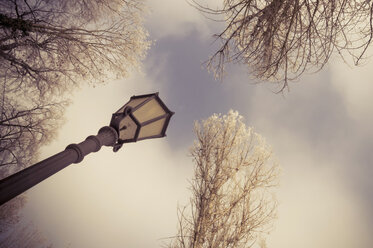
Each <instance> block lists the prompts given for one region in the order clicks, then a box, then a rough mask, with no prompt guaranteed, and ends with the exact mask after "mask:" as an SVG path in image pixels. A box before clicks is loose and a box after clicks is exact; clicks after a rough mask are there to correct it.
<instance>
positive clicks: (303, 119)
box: [25, 0, 373, 248]
mask: <svg viewBox="0 0 373 248" xmlns="http://www.w3.org/2000/svg"><path fill="white" fill-rule="evenodd" d="M210 2H213V1H210ZM149 5H150V7H151V9H152V12H151V14H149V17H148V21H147V28H148V30H149V33H150V38H151V39H153V40H156V42H155V44H154V45H153V46H152V48H151V50H150V51H149V54H148V56H147V58H146V60H145V61H144V68H143V72H142V73H139V72H136V73H133V74H132V76H130V77H129V78H127V79H123V80H119V81H117V82H110V83H108V84H107V85H105V86H99V87H96V88H88V87H86V88H82V89H81V90H80V91H79V92H77V93H76V94H75V96H74V99H73V104H72V105H71V106H70V107H69V108H68V111H67V112H66V119H67V122H66V124H65V125H64V126H63V127H62V128H61V130H60V131H59V137H58V139H57V140H56V141H54V142H53V143H52V144H51V145H50V146H48V147H45V148H44V149H43V150H42V158H46V157H48V156H50V155H53V154H55V153H57V152H59V151H61V150H63V149H64V148H65V147H66V146H67V145H68V144H70V143H78V142H81V141H83V140H84V139H85V138H86V137H87V136H89V135H91V134H95V133H97V131H98V129H99V128H100V127H102V126H104V125H107V124H109V121H110V117H111V113H113V112H115V111H116V110H117V109H118V108H119V107H120V106H121V105H123V104H124V103H126V102H127V101H128V99H129V97H130V96H132V95H136V94H146V93H152V92H156V91H159V92H160V97H161V98H162V99H163V101H164V102H165V103H166V105H167V106H168V107H169V108H170V109H171V110H173V111H175V113H176V114H175V115H174V116H173V118H172V120H171V122H170V125H169V129H168V131H167V134H168V136H167V137H166V138H164V139H157V140H148V141H143V142H139V143H136V144H128V145H125V146H124V147H123V148H122V149H121V150H120V151H119V152H117V153H113V152H112V150H111V149H110V148H107V147H106V148H102V149H101V150H100V151H99V152H98V153H96V154H90V155H88V156H87V157H86V158H85V159H84V161H83V162H81V163H80V164H77V165H71V166H70V167H68V168H66V169H64V170H63V171H61V172H59V173H58V174H56V175H54V176H53V177H51V178H49V179H47V180H46V181H44V182H43V183H40V184H39V185H37V186H35V187H34V188H33V189H31V190H29V193H28V196H29V202H28V204H27V206H26V209H25V215H26V217H27V219H29V220H32V221H33V222H34V223H35V224H36V225H37V226H39V229H40V230H41V231H42V232H43V233H44V234H45V236H46V237H47V238H48V239H49V240H50V241H51V242H53V243H54V245H55V247H57V248H60V247H74V248H75V247H76V248H85V247H87V248H88V247H89V248H101V247H112V248H117V247H118V248H119V247H136V248H153V247H160V246H161V244H162V242H164V241H165V240H162V238H165V237H169V236H172V235H175V234H176V226H177V211H176V210H177V206H178V205H183V204H185V203H187V202H188V197H189V192H188V186H189V183H188V180H189V179H191V176H192V169H193V163H192V160H191V158H190V157H189V156H188V148H189V147H190V146H191V144H192V142H193V139H194V136H193V133H192V129H193V122H194V120H199V119H204V118H207V117H208V116H210V115H211V114H213V113H227V111H228V110H229V109H234V110H238V111H239V112H240V114H241V115H243V116H244V117H245V122H246V123H247V124H248V125H250V126H253V127H254V128H255V130H256V131H257V132H258V133H260V134H261V135H263V136H264V137H265V138H266V140H267V142H268V143H269V144H270V145H271V146H272V148H273V152H274V154H275V156H276V158H277V160H278V161H279V163H280V165H281V166H282V176H281V184H280V187H279V189H278V200H279V209H278V210H279V212H278V219H277V220H276V222H275V225H274V229H273V231H272V233H271V234H270V235H269V239H268V247H270V248H289V247H301V248H311V247H312V248H314V247H317V248H330V247H339V248H356V247H362V248H363V247H371V244H372V243H373V238H372V235H371V233H372V230H373V213H372V211H371V209H373V181H372V180H371V176H372V175H373V169H372V166H373V163H372V162H373V157H372V152H371V150H372V148H373V109H372V107H373V98H372V96H373V84H372V79H371V78H372V75H373V74H372V72H371V68H372V65H373V61H372V60H371V61H370V62H369V63H367V64H366V65H365V66H364V67H361V68H352V69H351V68H349V67H348V66H347V65H344V64H342V63H341V62H340V61H339V60H338V59H335V60H333V61H332V62H331V63H329V66H327V67H326V68H325V69H324V70H323V71H321V72H320V73H318V74H313V75H304V76H303V77H302V78H301V79H300V80H298V81H297V82H296V83H292V84H290V92H285V93H284V94H274V93H273V92H272V90H273V88H271V87H270V85H268V84H258V85H253V84H252V83H253V82H251V81H250V80H249V79H248V78H249V77H248V75H247V72H246V71H245V68H244V66H238V65H234V66H232V67H231V68H230V70H229V72H228V75H227V77H226V78H225V79H224V81H223V82H216V81H214V80H213V77H212V75H211V74H208V73H207V71H206V70H204V69H203V68H202V67H201V62H203V61H205V60H206V59H207V58H208V56H209V55H210V54H211V52H212V51H213V46H214V45H212V42H213V39H212V38H211V35H212V32H213V31H214V30H216V24H215V23H212V22H211V21H209V20H207V19H205V18H203V17H202V16H201V15H200V14H199V13H198V12H197V11H196V10H194V9H193V8H191V7H190V6H188V5H187V4H186V2H185V1H184V0H177V1H176V0H158V1H149ZM68 245H70V246H68Z"/></svg>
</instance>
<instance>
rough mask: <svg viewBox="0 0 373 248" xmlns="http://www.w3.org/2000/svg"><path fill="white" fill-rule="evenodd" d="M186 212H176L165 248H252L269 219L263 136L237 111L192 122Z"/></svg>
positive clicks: (272, 168) (269, 172)
mask: <svg viewBox="0 0 373 248" xmlns="http://www.w3.org/2000/svg"><path fill="white" fill-rule="evenodd" d="M195 133H196V135H197V140H196V142H195V144H194V146H193V148H192V149H191V154H192V156H193V158H194V161H195V169H194V178H193V181H192V185H191V186H192V187H191V191H192V194H193V195H192V197H191V204H190V209H189V208H187V207H185V208H183V209H181V210H180V211H179V230H178V235H177V236H176V237H175V238H174V239H173V241H172V242H171V244H170V245H169V247H172V248H197V247H198V248H200V247H212V248H217V247H224V248H229V247H234V248H244V247H252V246H253V245H254V244H255V243H256V241H259V242H258V244H259V245H260V244H262V245H263V244H265V242H264V241H262V240H261V236H262V234H263V233H264V232H268V231H269V229H270V226H271V221H272V220H273V218H274V217H275V210H276V205H277V204H276V201H275V199H274V197H273V194H272V192H271V190H270V189H271V187H273V186H275V185H276V178H277V175H278V166H277V165H276V163H274V162H273V161H272V159H271V151H270V149H269V147H268V146H267V145H266V144H265V142H264V140H263V138H262V137H261V136H260V135H258V134H256V133H254V132H253V130H252V129H251V128H247V127H246V126H245V124H244V123H243V122H242V117H241V116H239V115H238V113H237V112H234V111H230V112H229V113H228V115H224V116H221V115H213V116H211V117H210V118H208V119H207V120H204V121H202V122H201V123H196V126H195Z"/></svg>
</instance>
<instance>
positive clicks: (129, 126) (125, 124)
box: [119, 115, 137, 140]
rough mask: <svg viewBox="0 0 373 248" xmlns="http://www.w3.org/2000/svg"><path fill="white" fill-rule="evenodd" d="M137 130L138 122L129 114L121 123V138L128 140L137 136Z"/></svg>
mask: <svg viewBox="0 0 373 248" xmlns="http://www.w3.org/2000/svg"><path fill="white" fill-rule="evenodd" d="M136 130H137V125H136V123H135V122H134V121H133V120H132V119H131V117H130V116H129V115H128V116H126V117H124V118H123V119H122V120H121V121H120V123H119V139H121V140H127V139H133V138H135V134H136Z"/></svg>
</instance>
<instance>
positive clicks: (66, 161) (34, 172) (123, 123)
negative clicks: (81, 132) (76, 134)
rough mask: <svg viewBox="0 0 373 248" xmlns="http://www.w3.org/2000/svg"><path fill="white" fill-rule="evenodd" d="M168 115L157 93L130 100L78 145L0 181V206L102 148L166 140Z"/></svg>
mask: <svg viewBox="0 0 373 248" xmlns="http://www.w3.org/2000/svg"><path fill="white" fill-rule="evenodd" d="M173 114H174V113H173V112H171V111H170V110H169V109H168V108H167V107H166V105H165V104H164V103H163V102H162V100H161V99H160V98H159V96H158V93H153V94H147V95H139V96H132V97H131V99H130V100H129V102H127V103H126V104H125V105H124V106H123V107H121V108H120V109H119V110H118V111H117V112H115V113H114V114H113V115H112V118H111V121H110V125H109V126H105V127H102V128H101V129H100V130H99V131H98V134H97V135H91V136H88V137H87V138H86V140H84V141H83V142H81V143H79V144H70V145H68V146H67V147H66V149H65V150H64V151H62V152H60V153H57V154H56V155H54V156H52V157H49V158H47V159H45V160H43V161H41V162H39V163H36V164H34V165H32V166H30V167H28V168H26V169H24V170H22V171H19V172H17V173H15V174H13V175H11V176H9V177H7V178H4V179H2V180H0V205H2V204H4V203H5V202H7V201H9V200H10V199H12V198H14V197H16V196H17V195H19V194H21V193H23V192H24V191H26V190H27V189H29V188H31V187H33V186H34V185H36V184H38V183H39V182H41V181H43V180H44V179H46V178H48V177H50V176H51V175H53V174H55V173H57V172H58V171H60V170H62V169H63V168H65V167H67V166H68V165H70V164H72V163H79V162H81V161H82V160H83V158H84V156H85V155H87V154H89V153H91V152H97V151H99V150H100V149H101V147H102V146H112V147H113V151H114V152H117V151H118V150H119V149H120V148H121V147H122V145H123V144H124V143H129V142H136V141H138V140H144V139H152V138H161V137H164V136H166V129H167V126H168V123H169V121H170V118H171V116H172V115H173Z"/></svg>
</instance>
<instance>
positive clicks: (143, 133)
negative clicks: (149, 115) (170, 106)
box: [139, 118, 166, 139]
mask: <svg viewBox="0 0 373 248" xmlns="http://www.w3.org/2000/svg"><path fill="white" fill-rule="evenodd" d="M165 121H166V118H163V119H160V120H158V121H155V122H152V123H150V124H148V125H146V126H143V127H141V129H140V133H139V139H141V138H146V137H151V136H155V135H160V134H162V130H163V126H164V124H165Z"/></svg>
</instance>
